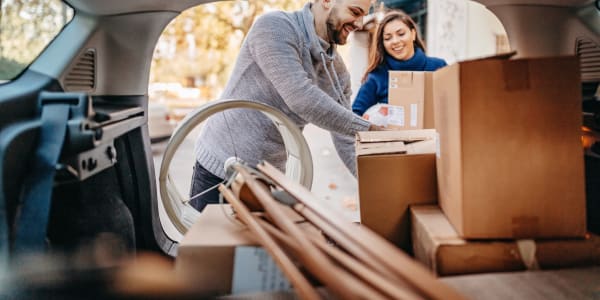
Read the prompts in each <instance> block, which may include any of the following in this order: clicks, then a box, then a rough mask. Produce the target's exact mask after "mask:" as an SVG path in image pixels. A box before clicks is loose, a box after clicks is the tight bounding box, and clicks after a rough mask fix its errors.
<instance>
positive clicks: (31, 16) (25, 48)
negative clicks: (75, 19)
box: [0, 0, 72, 80]
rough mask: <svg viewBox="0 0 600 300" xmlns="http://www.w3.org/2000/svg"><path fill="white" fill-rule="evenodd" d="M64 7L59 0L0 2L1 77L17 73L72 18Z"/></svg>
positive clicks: (5, 77) (8, 77) (70, 13)
mask: <svg viewBox="0 0 600 300" xmlns="http://www.w3.org/2000/svg"><path fill="white" fill-rule="evenodd" d="M66 7H67V6H66V5H65V4H64V3H62V2H61V1H60V0H4V1H0V58H2V60H1V62H0V80H1V79H11V78H13V77H14V76H16V75H17V74H19V73H20V72H21V71H22V70H23V68H25V66H27V65H29V63H31V61H33V59H35V57H37V56H38V55H39V54H40V52H41V51H42V50H43V49H44V47H46V45H48V43H50V41H52V39H53V38H54V37H55V36H56V35H57V34H58V32H59V31H60V30H61V28H62V27H63V26H64V25H65V23H66V21H68V20H70V18H71V17H72V12H71V11H70V10H66V9H65V8H66ZM65 14H68V15H65Z"/></svg>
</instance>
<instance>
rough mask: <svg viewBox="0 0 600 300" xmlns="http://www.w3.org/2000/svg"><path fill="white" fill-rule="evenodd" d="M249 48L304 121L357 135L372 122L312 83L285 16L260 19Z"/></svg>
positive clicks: (285, 99) (255, 25)
mask: <svg viewBox="0 0 600 300" xmlns="http://www.w3.org/2000/svg"><path fill="white" fill-rule="evenodd" d="M246 42H247V43H248V46H249V49H250V51H251V53H252V55H253V57H254V59H255V61H256V62H257V64H258V66H259V67H260V69H261V71H262V72H263V73H264V74H265V76H266V77H267V79H268V80H269V81H270V82H271V83H272V84H273V86H274V87H275V89H276V90H277V91H278V93H279V95H281V97H282V98H283V100H284V101H285V103H286V104H287V106H288V107H289V108H290V109H291V110H292V111H293V112H294V113H296V114H297V115H299V116H301V117H302V118H303V119H304V120H306V121H308V122H310V123H313V124H315V125H317V126H319V127H321V128H324V129H326V130H329V131H335V132H339V133H342V134H346V135H349V136H354V134H355V133H356V132H357V131H362V130H367V128H368V127H369V125H370V123H369V122H368V121H366V120H364V119H362V118H361V117H359V116H357V115H355V114H353V113H352V111H350V110H349V108H345V107H344V106H342V105H340V104H339V103H337V102H336V101H335V100H333V99H332V98H331V97H330V96H329V95H327V94H326V93H325V92H323V91H322V90H321V89H320V88H319V87H318V86H317V85H315V84H313V83H312V80H311V79H310V78H309V77H308V74H307V73H306V71H305V70H304V68H303V67H302V61H301V57H300V56H301V54H300V53H301V50H300V47H303V46H305V45H300V44H299V39H298V37H297V33H296V32H295V31H294V27H293V25H292V24H291V23H290V21H289V20H286V19H285V18H284V17H279V16H276V15H273V14H272V15H267V16H265V17H262V18H259V19H258V20H257V21H256V23H255V24H254V26H253V28H252V30H251V31H250V32H249V34H248V37H247V41H246Z"/></svg>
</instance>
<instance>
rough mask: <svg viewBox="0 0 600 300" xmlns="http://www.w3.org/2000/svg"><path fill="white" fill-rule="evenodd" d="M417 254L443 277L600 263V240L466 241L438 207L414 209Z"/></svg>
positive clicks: (412, 222) (415, 207) (412, 220)
mask: <svg viewBox="0 0 600 300" xmlns="http://www.w3.org/2000/svg"><path fill="white" fill-rule="evenodd" d="M411 225H412V239H413V248H414V254H415V257H416V258H417V260H419V261H420V262H422V263H423V264H425V265H427V266H428V267H429V268H430V269H431V270H433V271H434V272H435V273H436V274H438V275H440V276H445V275H459V274H470V273H487V272H501V271H517V270H525V269H527V268H528V267H529V268H532V267H535V266H537V267H540V268H542V269H550V268H563V267H576V266H591V265H599V264H600V238H599V237H598V236H595V235H588V236H587V237H586V238H584V239H564V240H536V241H534V240H518V241H517V240H496V241H493V240H464V239H462V238H460V237H459V236H458V233H457V232H456V231H455V230H454V228H453V227H452V225H450V223H449V222H448V219H447V218H446V216H445V215H444V214H443V213H442V211H441V210H440V208H439V207H438V206H437V205H422V206H412V207H411Z"/></svg>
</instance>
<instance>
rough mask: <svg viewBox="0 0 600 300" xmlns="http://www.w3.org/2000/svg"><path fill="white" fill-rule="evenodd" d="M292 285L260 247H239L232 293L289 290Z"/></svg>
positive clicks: (236, 252) (236, 255)
mask: <svg viewBox="0 0 600 300" xmlns="http://www.w3.org/2000/svg"><path fill="white" fill-rule="evenodd" d="M291 288H292V285H291V284H290V282H289V281H288V280H287V278H286V277H285V276H284V275H283V273H282V272H281V271H280V270H279V267H278V266H277V264H276V263H275V261H273V259H272V258H271V256H269V254H268V253H267V251H265V249H263V248H260V247H251V246H238V247H236V248H235V256H234V260H233V279H232V283H231V293H232V294H240V293H249V292H264V291H282V290H289V289H291Z"/></svg>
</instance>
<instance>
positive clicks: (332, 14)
mask: <svg viewBox="0 0 600 300" xmlns="http://www.w3.org/2000/svg"><path fill="white" fill-rule="evenodd" d="M369 4H370V1H369V0H337V1H333V2H332V7H331V10H330V11H329V16H328V17H327V35H328V36H329V41H330V42H334V43H336V44H338V45H344V44H346V41H347V39H348V35H349V34H350V32H352V31H354V30H356V29H358V28H360V27H361V26H362V18H363V16H365V15H366V14H367V13H369Z"/></svg>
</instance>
